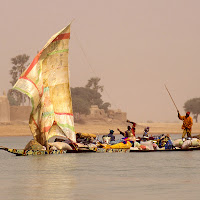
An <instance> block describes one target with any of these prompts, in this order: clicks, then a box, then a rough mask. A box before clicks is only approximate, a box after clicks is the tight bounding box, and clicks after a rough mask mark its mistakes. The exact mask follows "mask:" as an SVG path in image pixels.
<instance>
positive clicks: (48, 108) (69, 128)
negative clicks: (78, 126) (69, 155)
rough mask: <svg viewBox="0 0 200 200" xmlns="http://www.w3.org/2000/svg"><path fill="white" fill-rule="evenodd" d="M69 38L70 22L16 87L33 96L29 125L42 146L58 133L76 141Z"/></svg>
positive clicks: (49, 43)
mask: <svg viewBox="0 0 200 200" xmlns="http://www.w3.org/2000/svg"><path fill="white" fill-rule="evenodd" d="M69 39H70V25H68V26H67V27H65V28H64V29H62V30H61V31H59V32H58V33H56V34H55V35H53V36H52V37H51V38H50V40H49V41H48V42H47V43H46V45H45V46H44V47H43V49H42V50H41V51H40V52H39V53H38V54H37V56H36V57H35V58H34V60H33V61H32V63H31V65H30V66H29V67H28V68H27V69H26V70H25V72H24V73H23V74H22V75H21V77H20V78H19V80H18V81H17V83H16V84H15V86H14V89H16V90H19V91H21V92H22V93H24V94H27V95H28V96H29V97H30V99H31V102H32V112H31V115H30V120H29V126H30V129H31V132H32V134H33V136H34V138H35V139H36V140H37V141H38V142H39V143H40V144H42V145H45V142H46V140H48V139H49V138H51V137H53V136H56V135H58V136H66V137H68V138H69V139H71V140H72V141H74V142H76V136H75V130H74V118H73V113H72V99H71V92H70V86H69V70H68V52H69Z"/></svg>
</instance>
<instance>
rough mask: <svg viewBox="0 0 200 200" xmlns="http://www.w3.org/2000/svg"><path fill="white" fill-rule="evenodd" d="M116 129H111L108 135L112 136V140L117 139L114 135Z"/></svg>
mask: <svg viewBox="0 0 200 200" xmlns="http://www.w3.org/2000/svg"><path fill="white" fill-rule="evenodd" d="M113 133H114V131H113V130H110V133H109V134H108V137H110V138H111V140H110V141H115V136H114V135H113Z"/></svg>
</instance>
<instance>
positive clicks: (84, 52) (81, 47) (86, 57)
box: [73, 30, 117, 109]
mask: <svg viewBox="0 0 200 200" xmlns="http://www.w3.org/2000/svg"><path fill="white" fill-rule="evenodd" d="M73 32H74V36H75V39H76V41H77V43H78V45H79V47H80V49H81V51H82V52H83V55H84V57H85V59H86V61H87V63H88V65H89V67H90V70H91V71H92V73H93V74H94V75H95V76H96V77H100V76H99V75H97V73H96V72H95V70H94V69H93V67H92V65H91V63H90V61H89V59H88V56H87V54H86V51H85V50H84V48H83V46H82V44H81V42H80V40H79V39H78V37H77V34H76V32H75V30H73ZM100 78H101V77H100ZM104 91H105V93H106V95H107V97H108V98H109V100H110V101H111V102H113V103H112V104H113V106H114V107H115V109H117V106H116V104H115V103H114V101H113V100H112V98H111V97H110V95H109V94H108V92H107V90H106V88H105V86H104Z"/></svg>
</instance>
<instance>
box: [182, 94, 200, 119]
mask: <svg viewBox="0 0 200 200" xmlns="http://www.w3.org/2000/svg"><path fill="white" fill-rule="evenodd" d="M183 108H184V110H185V112H187V111H189V112H191V113H192V114H193V115H194V117H193V118H194V120H195V121H196V122H198V115H199V114H200V98H193V99H189V100H188V101H186V102H185V104H184V106H183Z"/></svg>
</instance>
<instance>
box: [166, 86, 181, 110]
mask: <svg viewBox="0 0 200 200" xmlns="http://www.w3.org/2000/svg"><path fill="white" fill-rule="evenodd" d="M165 88H166V90H167V92H168V94H169V96H170V98H171V100H172V102H173V103H174V106H175V108H176V110H177V112H179V110H178V108H177V106H176V104H175V102H174V100H173V98H172V96H171V94H170V92H169V90H168V89H167V86H166V85H165Z"/></svg>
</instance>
